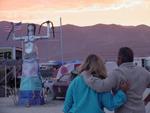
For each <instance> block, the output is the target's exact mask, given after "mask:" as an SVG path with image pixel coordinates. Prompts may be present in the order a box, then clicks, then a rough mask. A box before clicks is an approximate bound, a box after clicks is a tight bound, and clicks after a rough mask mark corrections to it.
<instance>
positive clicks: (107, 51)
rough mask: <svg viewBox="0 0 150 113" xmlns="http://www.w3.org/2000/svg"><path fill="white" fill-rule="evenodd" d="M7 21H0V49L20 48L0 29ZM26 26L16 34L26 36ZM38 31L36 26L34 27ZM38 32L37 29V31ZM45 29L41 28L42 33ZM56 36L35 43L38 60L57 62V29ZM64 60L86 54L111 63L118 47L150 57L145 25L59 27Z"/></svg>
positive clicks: (58, 54) (58, 39)
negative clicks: (3, 47) (92, 54)
mask: <svg viewBox="0 0 150 113" xmlns="http://www.w3.org/2000/svg"><path fill="white" fill-rule="evenodd" d="M7 25H9V22H5V21H2V22H0V46H21V42H20V41H17V42H15V41H13V40H12V39H9V41H6V36H7V34H8V32H6V31H4V27H5V26H7ZM26 26H27V24H23V25H22V30H21V31H18V32H17V35H20V36H22V35H26ZM37 28H39V25H37ZM37 30H38V29H37ZM44 31H46V28H45V27H43V29H42V34H44V33H45V32H44ZM55 31H56V37H55V38H54V39H49V40H48V39H46V40H41V41H37V45H38V48H39V58H40V60H41V61H42V62H44V61H46V60H60V59H61V56H60V28H59V27H55ZM62 31H63V32H62V37H63V52H64V60H74V59H84V58H85V57H86V56H87V55H88V54H90V53H96V54H98V55H101V56H102V57H103V58H104V59H106V60H115V59H116V57H117V56H116V55H117V51H118V49H119V48H120V47H122V46H129V47H131V48H132V49H133V50H134V53H135V56H150V27H149V26H146V25H138V26H121V25H115V24H111V25H105V24H97V25H93V26H85V27H79V26H74V25H64V26H62Z"/></svg>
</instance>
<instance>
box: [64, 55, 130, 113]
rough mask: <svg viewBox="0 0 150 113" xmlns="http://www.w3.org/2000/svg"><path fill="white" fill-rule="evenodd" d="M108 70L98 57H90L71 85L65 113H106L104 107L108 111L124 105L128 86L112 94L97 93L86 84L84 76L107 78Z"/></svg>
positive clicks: (65, 103) (122, 86)
mask: <svg viewBox="0 0 150 113" xmlns="http://www.w3.org/2000/svg"><path fill="white" fill-rule="evenodd" d="M106 74H107V73H106V68H105V66H104V63H103V61H102V60H101V58H99V57H98V56H97V55H94V54H91V55H89V56H88V57H87V58H86V60H85V62H84V63H83V64H82V65H81V67H80V74H79V75H78V76H77V77H76V78H75V79H74V80H73V81H72V82H71V83H70V85H69V88H68V90H67V93H66V97H65V102H64V109H63V112H64V113H104V107H106V108H107V109H108V110H114V109H115V108H118V107H120V106H121V105H123V104H124V103H125V102H126V100H127V96H126V94H125V92H124V91H126V90H128V85H127V84H126V83H123V84H121V85H120V87H121V88H122V89H123V90H124V91H123V90H122V89H120V90H118V91H117V92H115V94H112V93H111V92H102V93H97V92H96V91H94V90H92V89H91V88H90V87H88V86H87V84H86V83H85V82H84V79H83V77H84V76H92V75H94V76H96V77H99V78H101V79H104V78H106Z"/></svg>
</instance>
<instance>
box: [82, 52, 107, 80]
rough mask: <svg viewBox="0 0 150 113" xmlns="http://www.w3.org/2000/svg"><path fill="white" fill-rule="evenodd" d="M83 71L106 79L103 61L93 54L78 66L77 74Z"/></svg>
mask: <svg viewBox="0 0 150 113" xmlns="http://www.w3.org/2000/svg"><path fill="white" fill-rule="evenodd" d="M83 71H88V72H89V73H90V74H92V75H94V76H96V77H98V78H101V79H104V78H106V75H107V72H106V68H105V65H104V62H103V60H102V59H101V58H100V57H98V56H97V55H95V54H91V55H89V56H88V57H87V58H86V59H85V61H84V63H83V64H82V65H81V66H80V71H79V72H80V73H81V72H83Z"/></svg>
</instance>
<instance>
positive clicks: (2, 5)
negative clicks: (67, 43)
mask: <svg viewBox="0 0 150 113" xmlns="http://www.w3.org/2000/svg"><path fill="white" fill-rule="evenodd" d="M60 17H61V18H62V24H63V25H65V24H74V25H78V26H89V25H95V24H100V23H102V24H119V25H140V24H146V25H149V26H150V0H0V21H13V22H19V21H22V22H23V23H38V24H40V23H42V22H44V21H47V20H50V21H52V22H54V25H56V26H58V25H59V24H60V22H59V20H60Z"/></svg>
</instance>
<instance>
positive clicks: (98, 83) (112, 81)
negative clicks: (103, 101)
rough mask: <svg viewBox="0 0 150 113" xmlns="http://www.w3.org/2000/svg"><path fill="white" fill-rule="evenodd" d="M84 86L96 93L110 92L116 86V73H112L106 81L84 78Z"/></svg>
mask: <svg viewBox="0 0 150 113" xmlns="http://www.w3.org/2000/svg"><path fill="white" fill-rule="evenodd" d="M84 81H85V82H86V84H87V85H88V86H89V87H90V88H92V89H93V90H95V91H97V92H105V91H111V90H112V88H114V87H115V86H116V84H117V76H116V73H115V72H113V73H112V74H110V75H109V76H108V77H107V78H106V79H100V78H97V77H93V76H91V77H86V76H84Z"/></svg>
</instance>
